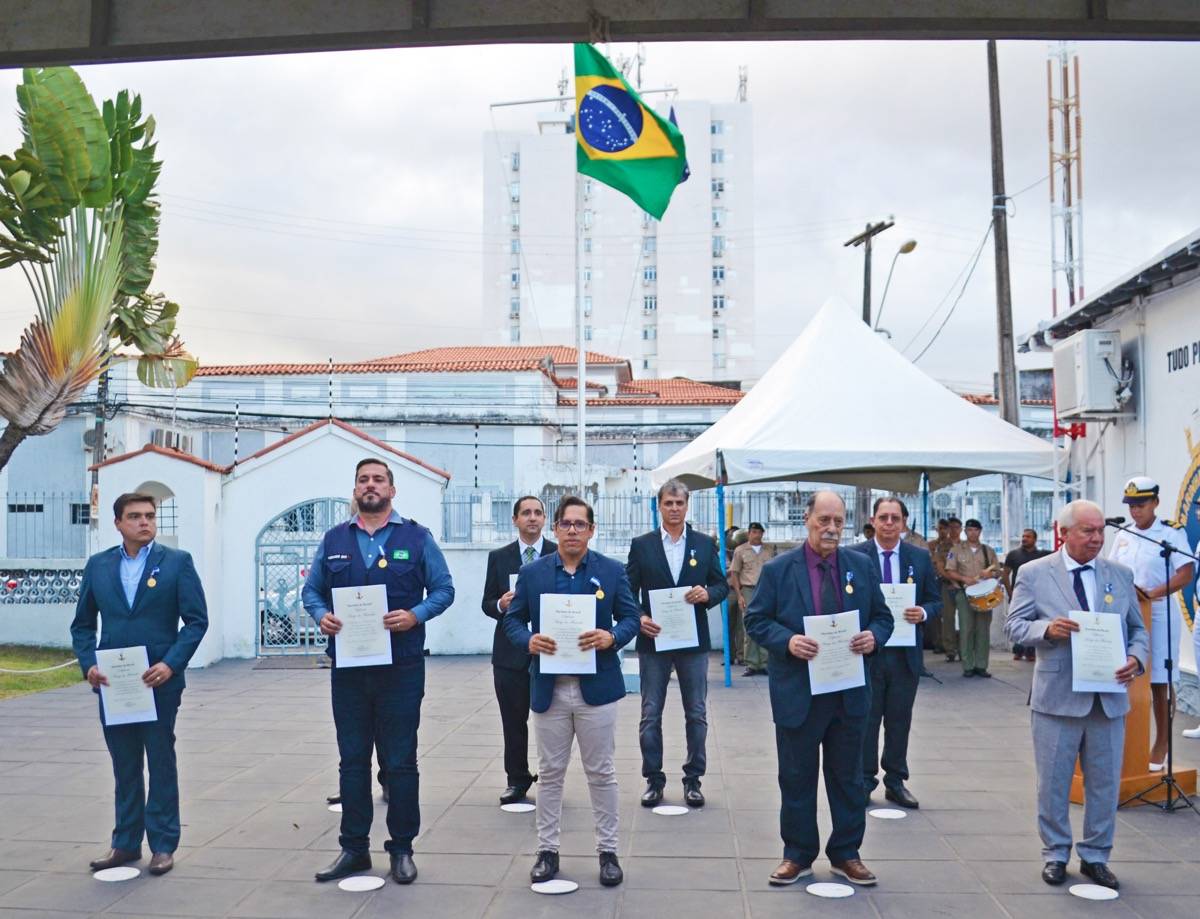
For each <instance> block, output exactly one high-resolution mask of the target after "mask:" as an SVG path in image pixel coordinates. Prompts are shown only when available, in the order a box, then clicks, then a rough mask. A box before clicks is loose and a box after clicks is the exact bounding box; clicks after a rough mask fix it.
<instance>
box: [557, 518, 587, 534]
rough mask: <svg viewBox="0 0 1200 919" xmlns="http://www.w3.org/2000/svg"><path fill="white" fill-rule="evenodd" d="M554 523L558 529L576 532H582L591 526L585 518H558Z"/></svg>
mask: <svg viewBox="0 0 1200 919" xmlns="http://www.w3.org/2000/svg"><path fill="white" fill-rule="evenodd" d="M554 525H555V526H556V527H558V529H560V530H571V531H574V532H576V533H584V532H586V531H587V530H589V529H590V528H591V526H592V525H591V524H590V523H588V522H587V521H586V520H560V521H558V522H557V523H556V524H554Z"/></svg>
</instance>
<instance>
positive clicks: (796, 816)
mask: <svg viewBox="0 0 1200 919" xmlns="http://www.w3.org/2000/svg"><path fill="white" fill-rule="evenodd" d="M804 525H805V527H806V528H807V530H808V538H807V540H806V541H805V543H804V545H802V546H801V547H800V548H798V549H792V550H791V551H790V552H785V553H784V554H782V555H780V556H778V557H777V558H774V559H772V560H771V561H770V562H768V563H767V564H766V566H765V567H764V568H763V571H762V577H761V578H760V579H759V582H758V589H757V590H756V591H755V593H754V599H753V600H751V601H750V607H749V608H748V609H747V610H746V632H747V633H748V634H749V635H750V637H751V638H753V639H754V640H755V641H757V642H758V643H759V644H760V645H762V646H763V647H764V648H766V649H767V652H768V653H769V654H770V666H769V668H768V683H769V686H770V691H771V712H772V714H773V716H774V719H775V748H776V752H777V754H778V757H779V792H780V798H781V799H782V800H781V803H780V808H779V832H780V836H782V837H783V861H782V862H780V864H779V867H777V868H776V869H775V871H774V872H772V874H771V877H770V879H769V880H770V883H771V884H773V885H777V886H778V885H783V884H794V883H795V882H796V881H798V880H800V879H801V878H804V877H810V876H811V875H812V873H813V871H812V864H813V861H814V860H815V859H816V857H817V854H818V853H819V851H820V837H819V835H818V832H817V779H818V777H819V776H820V774H821V772H822V768H821V767H822V765H823V771H824V776H825V794H826V796H827V797H828V799H829V810H830V816H831V817H832V818H833V832H832V833H831V834H830V836H829V839H828V840H827V841H826V843H825V854H826V855H827V856H828V858H829V862H830V866H831V867H832V870H833V872H834V873H835V874H838V875H840V876H842V877H844V878H845V879H846V880H848V881H850V882H851V883H853V884H861V885H871V884H874V883H875V882H876V878H875V875H874V874H872V873H871V872H870V871H869V870H868V869H867V867H866V865H864V864H863V863H862V861H861V860H860V859H859V847H860V846H861V845H862V840H863V834H864V832H865V830H866V819H867V818H866V795H864V794H863V785H862V747H863V738H864V736H865V734H866V727H867V716H868V714H869V713H870V709H871V687H870V682H871V678H870V668H869V667H866V668H864V676H865V678H866V679H865V682H866V685H864V686H857V687H855V688H853V689H843V690H840V691H836V692H827V693H819V694H816V695H814V694H813V692H812V687H811V685H810V683H809V674H808V662H809V661H811V660H812V659H813V658H815V657H816V656H817V654H818V653H819V652H820V650H821V646H820V644H819V643H818V642H817V641H816V640H815V639H813V638H810V637H808V636H807V635H805V634H804V633H805V628H804V617H805V616H821V615H831V614H836V613H841V612H848V611H851V610H855V609H857V611H858V624H859V631H857V632H855V633H854V635H853V636H851V638H850V643H849V644H850V651H851V652H852V653H854V654H862V655H865V656H869V655H871V654H873V653H875V651H876V649H877V648H882V647H883V646H884V645H885V644H886V643H887V640H888V638H889V637H890V636H891V634H892V629H893V621H892V613H891V611H890V610H889V609H888V605H887V603H886V602H885V601H884V599H883V592H882V591H881V590H880V589H879V570H878V568H877V567H876V566H875V565H874V564H872V563H871V560H870V559H868V558H866V557H865V556H864V555H863V554H862V553H861V552H854V551H852V550H850V549H841V548H839V547H838V546H839V543H840V542H841V539H842V528H843V527H844V526H845V525H846V505H845V503H844V502H843V501H842V499H841V498H840V497H839V496H838V495H837V494H835V493H834V492H831V491H819V492H816V493H815V494H813V496H812V497H811V498H809V500H808V509H807V512H806V514H805V518H804ZM822 759H823V760H824V762H823V764H822V763H821V760H822Z"/></svg>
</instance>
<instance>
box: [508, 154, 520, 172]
mask: <svg viewBox="0 0 1200 919" xmlns="http://www.w3.org/2000/svg"><path fill="white" fill-rule="evenodd" d="M509 159H510V160H511V161H512V171H513V172H520V171H521V154H520V151H515V150H514V151H513V155H512V156H511V157H509Z"/></svg>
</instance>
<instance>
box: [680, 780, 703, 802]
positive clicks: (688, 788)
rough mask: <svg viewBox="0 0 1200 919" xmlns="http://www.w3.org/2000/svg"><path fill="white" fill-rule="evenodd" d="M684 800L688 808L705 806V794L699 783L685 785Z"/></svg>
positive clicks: (685, 783) (686, 783)
mask: <svg viewBox="0 0 1200 919" xmlns="http://www.w3.org/2000/svg"><path fill="white" fill-rule="evenodd" d="M683 800H684V803H685V804H687V806H688V807H703V806H704V794H703V792H701V791H700V783H699V782H684V783H683Z"/></svg>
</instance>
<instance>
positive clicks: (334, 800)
mask: <svg viewBox="0 0 1200 919" xmlns="http://www.w3.org/2000/svg"><path fill="white" fill-rule="evenodd" d="M325 803H326V804H341V803H342V796H341V795H340V794H336V795H330V796H329V797H327V798H326V799H325Z"/></svg>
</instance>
